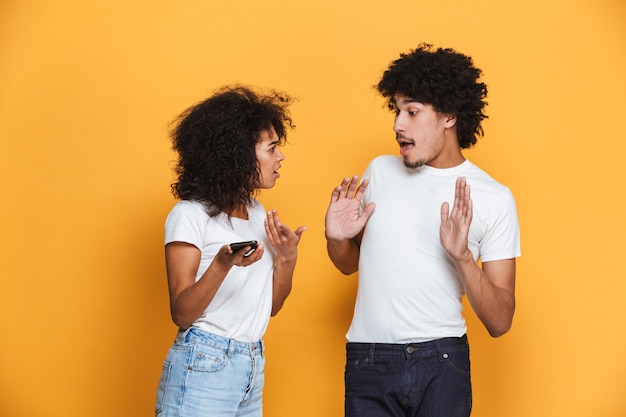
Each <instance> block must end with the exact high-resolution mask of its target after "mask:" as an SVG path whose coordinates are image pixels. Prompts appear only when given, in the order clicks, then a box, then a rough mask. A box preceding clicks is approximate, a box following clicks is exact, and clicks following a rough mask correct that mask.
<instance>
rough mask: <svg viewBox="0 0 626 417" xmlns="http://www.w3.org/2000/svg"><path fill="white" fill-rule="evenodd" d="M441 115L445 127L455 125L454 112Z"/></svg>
mask: <svg viewBox="0 0 626 417" xmlns="http://www.w3.org/2000/svg"><path fill="white" fill-rule="evenodd" d="M443 117H444V122H445V126H446V127H447V128H450V127H452V126H454V125H456V114H454V113H444V114H443Z"/></svg>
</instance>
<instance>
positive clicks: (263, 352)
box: [259, 340, 265, 357]
mask: <svg viewBox="0 0 626 417" xmlns="http://www.w3.org/2000/svg"><path fill="white" fill-rule="evenodd" d="M259 348H260V349H261V357H265V343H264V342H263V340H259Z"/></svg>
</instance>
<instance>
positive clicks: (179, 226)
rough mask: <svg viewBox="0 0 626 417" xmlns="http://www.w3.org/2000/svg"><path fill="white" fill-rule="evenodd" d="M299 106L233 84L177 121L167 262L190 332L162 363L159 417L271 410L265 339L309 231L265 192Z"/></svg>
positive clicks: (175, 311) (184, 329)
mask: <svg viewBox="0 0 626 417" xmlns="http://www.w3.org/2000/svg"><path fill="white" fill-rule="evenodd" d="M291 103H292V99H291V98H290V97H289V96H287V95H284V94H282V93H276V92H271V93H269V94H261V93H258V92H256V91H254V90H252V89H250V88H247V87H242V86H235V87H224V88H222V89H221V90H219V91H217V92H216V93H215V94H214V95H212V96H211V97H209V98H208V99H206V100H205V101H203V102H201V103H198V104H196V105H194V106H192V107H190V108H189V109H187V110H186V111H185V112H183V113H182V114H181V115H180V116H179V117H178V118H177V119H176V120H175V124H174V129H173V130H172V139H173V148H174V150H175V151H176V152H177V153H178V164H177V167H176V173H177V174H178V179H177V181H176V182H175V183H174V184H173V185H172V190H173V193H174V195H175V196H176V197H178V198H179V199H180V201H179V202H178V203H177V204H176V205H175V206H174V207H173V209H172V211H171V212H170V214H169V215H168V217H167V220H166V223H165V260H166V266H167V278H168V285H169V293H170V310H171V315H172V320H173V321H174V323H175V324H176V325H177V326H178V327H179V329H180V330H179V331H178V335H177V337H176V340H175V341H174V344H173V345H172V347H171V348H170V350H169V352H168V354H167V358H166V360H165V362H164V364H163V371H162V374H161V379H160V382H159V389H158V394H157V401H156V415H157V416H160V417H164V416H177V417H180V416H200V415H202V416H208V415H210V416H224V417H225V416H232V417H234V416H237V417H245V416H248V417H252V416H261V415H262V413H263V410H262V394H263V384H264V366H265V357H264V352H263V350H264V346H263V335H264V333H265V330H266V328H267V324H268V322H269V319H270V316H273V315H275V314H276V313H278V311H279V310H280V309H281V307H282V305H283V303H284V301H285V299H286V298H287V296H288V295H289V292H290V291H291V283H292V276H293V272H294V268H295V266H296V259H297V247H298V243H299V241H300V237H301V235H302V233H303V232H304V230H305V227H303V226H300V227H298V228H297V229H296V230H295V231H294V230H291V229H290V228H289V227H287V226H286V225H284V224H282V223H281V221H280V218H279V216H278V213H277V212H276V211H275V210H272V211H270V212H266V211H265V209H264V208H263V206H262V205H261V203H260V202H259V201H257V200H256V199H255V196H256V195H257V193H258V192H259V190H261V189H268V188H272V187H273V186H274V184H275V183H276V180H277V179H278V178H279V177H280V174H279V173H278V171H279V169H280V167H281V162H282V161H283V160H284V155H283V154H282V152H281V151H280V149H279V147H280V146H282V145H283V144H284V143H285V140H286V130H287V129H288V128H293V124H292V120H291V118H290V116H289V113H288V110H287V108H288V106H289V105H290V104H291ZM251 241H254V242H255V243H244V244H243V245H242V246H243V247H242V248H241V249H237V248H236V247H235V246H234V245H233V246H231V243H236V242H251Z"/></svg>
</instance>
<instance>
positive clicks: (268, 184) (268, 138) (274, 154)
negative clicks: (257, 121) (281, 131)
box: [256, 127, 285, 189]
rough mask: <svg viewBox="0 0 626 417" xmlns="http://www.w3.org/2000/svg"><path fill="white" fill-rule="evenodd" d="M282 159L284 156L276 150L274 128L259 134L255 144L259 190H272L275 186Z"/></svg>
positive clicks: (276, 139) (276, 136) (276, 141)
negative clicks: (259, 182)
mask: <svg viewBox="0 0 626 417" xmlns="http://www.w3.org/2000/svg"><path fill="white" fill-rule="evenodd" d="M284 159H285V155H283V153H282V152H281V151H280V149H279V148H278V134H277V133H276V131H275V130H274V128H273V127H272V128H271V129H270V130H269V131H268V130H264V131H263V132H261V134H260V135H259V140H258V142H257V144H256V160H257V162H258V167H259V177H260V181H261V184H260V186H259V188H265V189H267V188H272V187H273V186H274V184H276V180H277V179H278V178H279V177H280V174H279V173H278V170H279V169H280V162H281V161H282V160H284Z"/></svg>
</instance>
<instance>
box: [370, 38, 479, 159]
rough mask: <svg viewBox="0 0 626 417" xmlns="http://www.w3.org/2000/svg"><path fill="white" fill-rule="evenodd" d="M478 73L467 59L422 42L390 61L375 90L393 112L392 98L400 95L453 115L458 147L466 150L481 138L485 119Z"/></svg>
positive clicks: (451, 51)
mask: <svg viewBox="0 0 626 417" xmlns="http://www.w3.org/2000/svg"><path fill="white" fill-rule="evenodd" d="M481 73H482V71H481V70H480V69H478V68H476V67H475V66H474V64H473V62H472V59H471V58H470V57H468V56H465V55H463V54H460V53H458V52H456V51H455V50H453V49H450V48H446V49H442V48H439V49H437V50H434V49H433V47H432V45H430V44H427V43H422V44H420V45H419V46H418V48H417V49H415V50H413V51H411V52H410V53H408V54H401V55H400V58H398V59H397V60H396V61H394V62H392V63H391V65H390V66H389V68H388V69H387V70H386V71H385V72H384V74H383V76H382V78H381V80H380V82H379V83H378V85H377V86H376V88H377V89H378V92H379V93H380V94H381V95H382V96H383V97H385V98H386V99H387V100H388V101H387V104H388V106H389V108H390V109H392V110H394V109H395V105H394V95H395V94H402V95H404V96H407V97H410V98H412V99H414V100H417V101H419V102H421V103H424V104H430V105H432V106H433V107H434V108H435V110H437V111H439V112H441V113H451V114H454V115H456V119H457V123H456V126H457V135H458V139H459V145H460V146H461V148H462V149H465V148H469V147H471V146H472V145H474V144H475V143H476V140H477V138H478V136H482V135H483V128H482V126H481V122H482V120H483V119H486V118H487V115H486V114H485V113H484V112H483V110H484V107H485V106H486V105H487V102H486V101H485V98H486V97H487V86H486V85H485V84H484V83H480V82H478V78H480V75H481Z"/></svg>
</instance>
